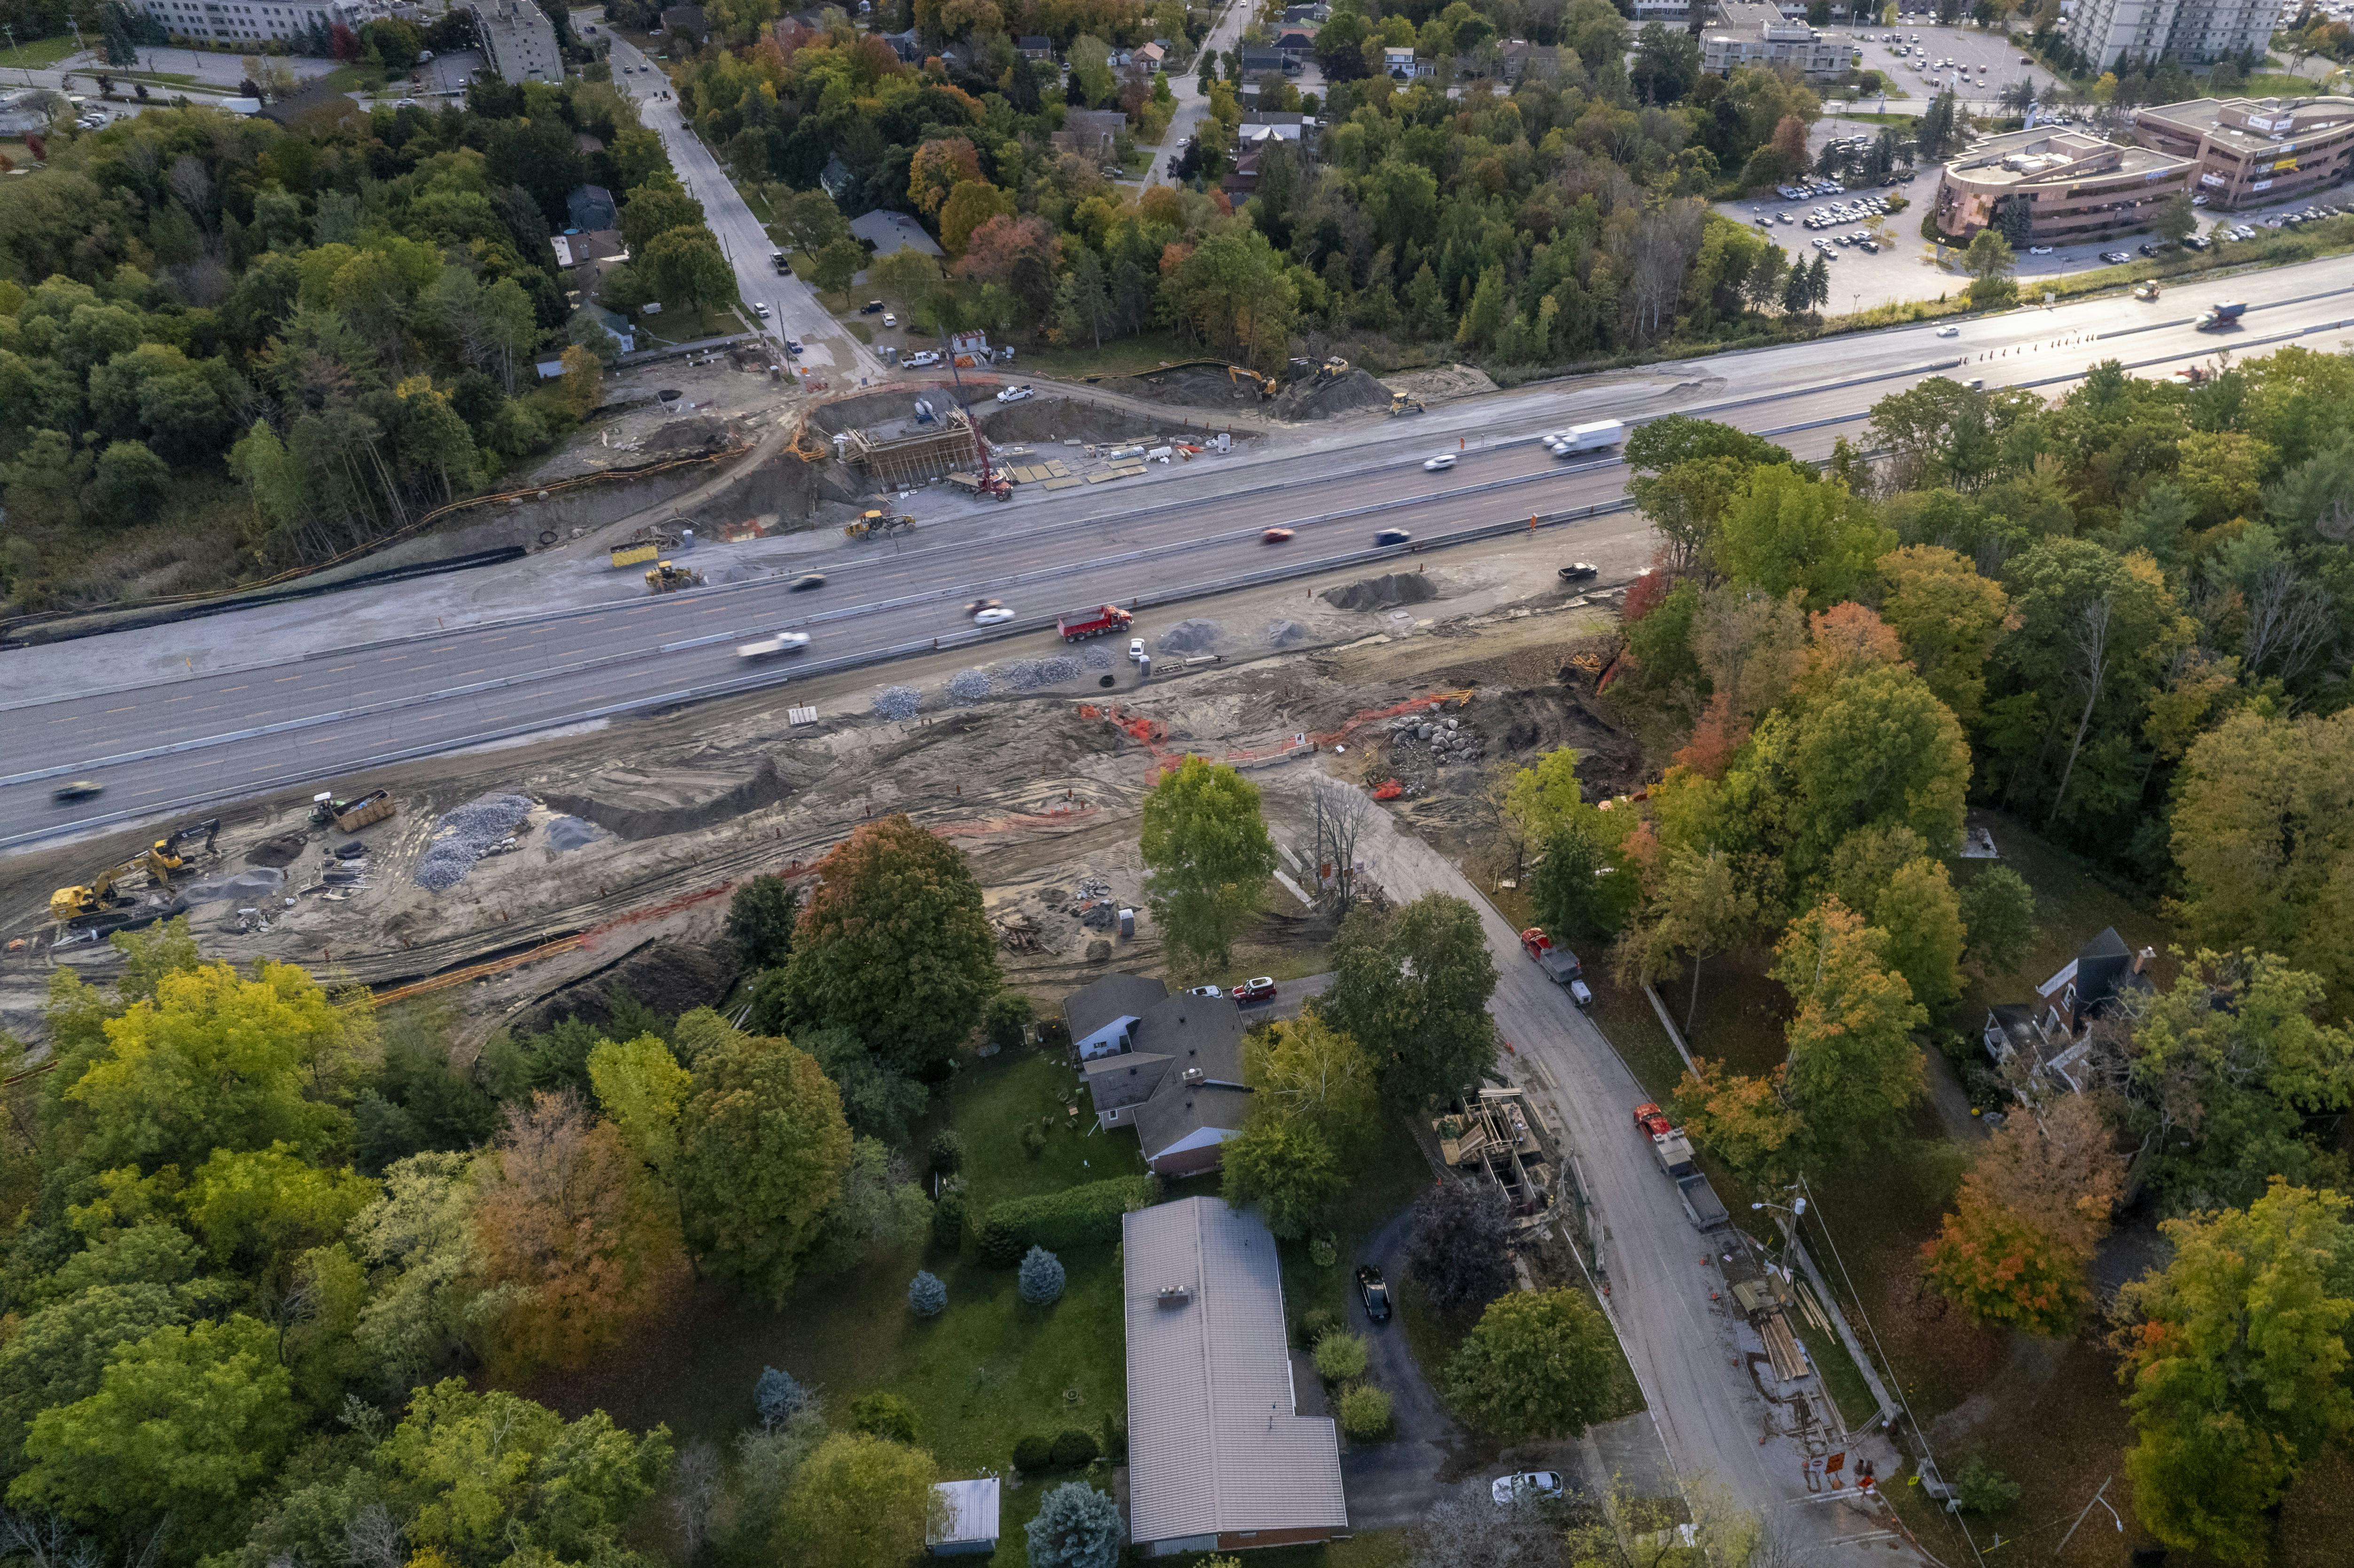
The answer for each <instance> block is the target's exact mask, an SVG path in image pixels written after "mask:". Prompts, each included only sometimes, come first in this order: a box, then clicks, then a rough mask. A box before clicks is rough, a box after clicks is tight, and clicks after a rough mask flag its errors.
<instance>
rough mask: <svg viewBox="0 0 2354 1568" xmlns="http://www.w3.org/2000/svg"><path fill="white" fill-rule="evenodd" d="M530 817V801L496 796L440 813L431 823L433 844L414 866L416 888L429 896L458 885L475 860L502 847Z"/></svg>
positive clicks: (482, 797)
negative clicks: (436, 820)
mask: <svg viewBox="0 0 2354 1568" xmlns="http://www.w3.org/2000/svg"><path fill="white" fill-rule="evenodd" d="M530 815H531V802H530V801H529V800H526V799H525V798H524V797H523V796H521V795H495V794H494V795H483V796H481V797H479V798H478V799H475V800H469V801H467V802H466V803H465V804H464V805H462V806H459V807H455V808H453V809H452V810H448V811H445V812H443V813H442V816H441V820H440V821H438V822H436V823H434V824H433V832H434V838H433V842H432V843H431V844H430V845H429V846H427V848H426V851H425V857H424V858H423V859H422V860H420V861H419V862H418V863H417V878H416V880H417V885H418V886H419V887H422V888H424V889H425V890H426V891H427V892H429V893H440V892H442V891H444V890H445V889H448V888H451V887H455V886H457V885H458V884H459V883H461V882H462V881H464V880H465V876H466V874H467V873H468V872H470V871H472V870H473V869H474V863H475V862H476V861H478V860H480V859H482V857H483V856H484V855H486V854H489V853H492V852H493V851H494V850H498V849H502V848H504V847H505V846H506V843H507V841H508V839H509V838H510V836H511V835H513V833H514V831H515V829H517V828H518V827H521V826H522V825H523V820H524V819H525V817H528V816H530Z"/></svg>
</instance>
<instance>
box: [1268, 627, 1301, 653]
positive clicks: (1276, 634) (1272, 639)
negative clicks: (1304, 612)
mask: <svg viewBox="0 0 2354 1568" xmlns="http://www.w3.org/2000/svg"><path fill="white" fill-rule="evenodd" d="M1307 636H1308V629H1307V628H1306V627H1304V626H1302V625H1300V624H1299V622H1298V621H1296V620H1270V621H1268V622H1267V641H1268V643H1269V644H1270V645H1272V646H1274V647H1277V648H1288V647H1290V646H1291V645H1292V644H1293V643H1295V642H1299V641H1303V640H1304V639H1305V638H1306V637H1307Z"/></svg>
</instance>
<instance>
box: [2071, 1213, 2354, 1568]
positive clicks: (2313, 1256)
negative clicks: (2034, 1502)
mask: <svg viewBox="0 0 2354 1568" xmlns="http://www.w3.org/2000/svg"><path fill="white" fill-rule="evenodd" d="M2347 1208H2348V1200H2347V1199H2346V1198H2345V1197H2343V1196H2341V1195H2340V1194H2338V1193H2337V1192H2315V1191H2312V1190H2311V1189H2308V1188H2304V1187H2292V1186H2290V1185H2289V1184H2288V1183H2286V1182H2285V1181H2281V1180H2280V1179H2279V1178H2277V1177H2275V1178H2274V1180H2273V1181H2272V1183H2271V1185H2270V1187H2269V1188H2268V1189H2267V1190H2266V1191H2265V1192H2264V1196H2263V1197H2261V1198H2259V1199H2257V1200H2256V1201H2255V1202H2253V1203H2252V1204H2250V1205H2249V1206H2248V1207H2247V1208H2245V1209H2226V1210H2223V1211H2222V1212H2221V1213H2204V1214H2198V1215H2193V1216H2190V1217H2189V1218H2185V1219H2177V1220H2168V1221H2167V1222H2166V1223H2165V1224H2163V1225H2162V1226H2161V1227H2160V1229H2162V1230H2163V1231H2164V1232H2165V1234H2166V1237H2167V1239H2168V1241H2169V1242H2171V1243H2172V1244H2173V1245H2174V1255H2173V1257H2172V1258H2171V1259H2170V1260H2169V1261H2168V1264H2167V1265H2166V1266H2165V1267H2164V1268H2162V1269H2159V1270H2157V1271H2154V1272H2152V1273H2149V1274H2146V1275H2144V1276H2143V1277H2141V1278H2139V1279H2137V1280H2135V1281H2133V1282H2132V1283H2130V1284H2128V1285H2127V1286H2126V1287H2125V1288H2124V1290H2122V1291H2121V1292H2119V1294H2118V1308H2119V1311H2120V1313H2121V1315H2122V1316H2123V1317H2124V1319H2125V1320H2126V1321H2125V1327H2123V1328H2121V1329H2119V1330H2117V1332H2116V1334H2115V1339H2114V1341H2113V1342H2114V1343H2115V1347H2116V1349H2117V1351H2118V1352H2119V1353H2120V1354H2121V1355H2122V1356H2123V1358H2124V1365H2123V1366H2121V1367H2120V1368H2119V1369H2118V1372H2117V1375H2118V1377H2119V1378H2120V1380H2122V1381H2123V1382H2124V1383H2125V1384H2126V1390H2127V1393H2126V1409H2127V1410H2128V1411H2129V1412H2131V1414H2132V1416H2133V1425H2134V1437H2135V1441H2134V1446H2132V1447H2131V1448H2128V1449H2127V1450H2126V1477H2127V1478H2128V1479H2130V1480H2131V1481H2132V1483H2133V1506H2134V1512H2135V1513H2136V1514H2137V1515H2138V1516H2139V1517H2140V1520H2141V1522H2142V1524H2143V1526H2144V1528H2146V1529H2147V1530H2148V1531H2149V1532H2150V1533H2151V1534H2152V1535H2155V1536H2157V1537H2158V1540H2160V1541H2162V1542H2165V1543H2166V1544H2167V1545H2168V1546H2172V1547H2176V1548H2179V1550H2182V1551H2185V1552H2198V1553H2201V1554H2204V1555H2206V1556H2209V1557H2212V1558H2216V1559H2218V1560H2220V1561H2221V1562H2224V1563H2233V1564H2245V1565H2248V1568H2253V1565H2254V1564H2256V1563H2263V1562H2265V1561H2266V1560H2267V1559H2268V1557H2269V1555H2270V1543H2271V1539H2272V1534H2273V1525H2274V1518H2272V1517H2268V1516H2270V1515H2273V1514H2274V1510H2276V1509H2277V1507H2278V1505H2279V1504H2280V1502H2281V1499H2283V1498H2284V1497H2285V1496H2286V1495H2287V1493H2288V1490H2289V1488H2290V1487H2291V1486H2292V1485H2294V1484H2295V1483H2296V1478H2297V1476H2298V1473H2299V1472H2300V1470H2302V1468H2303V1467H2304V1466H2305V1465H2306V1462H2307V1461H2309V1460H2311V1459H2312V1458H2313V1457H2315V1456H2316V1455H2317V1454H2318V1453H2319V1452H2320V1451H2321V1449H2322V1448H2323V1446H2325V1445H2327V1444H2329V1443H2332V1442H2338V1441H2343V1440H2344V1438H2345V1437H2346V1436H2347V1435H2348V1434H2349V1432H2354V1393H2349V1389H2348V1385H2347V1376H2346V1372H2347V1362H2348V1350H2347V1339H2346V1333H2347V1327H2348V1324H2349V1321H2354V1225H2349V1224H2347V1220H2346V1213H2347Z"/></svg>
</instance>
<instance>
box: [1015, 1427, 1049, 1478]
mask: <svg viewBox="0 0 2354 1568" xmlns="http://www.w3.org/2000/svg"><path fill="white" fill-rule="evenodd" d="M1013 1467H1014V1468H1015V1469H1017V1470H1019V1471H1021V1472H1022V1473H1023V1475H1025V1476H1043V1475H1044V1474H1045V1473H1046V1472H1047V1471H1048V1470H1051V1469H1053V1468H1054V1467H1055V1440H1054V1439H1053V1438H1052V1437H1042V1436H1039V1435H1038V1434H1037V1433H1035V1432H1033V1433H1031V1434H1030V1435H1029V1436H1026V1437H1023V1438H1019V1439H1017V1440H1016V1441H1015V1443H1014V1445H1013Z"/></svg>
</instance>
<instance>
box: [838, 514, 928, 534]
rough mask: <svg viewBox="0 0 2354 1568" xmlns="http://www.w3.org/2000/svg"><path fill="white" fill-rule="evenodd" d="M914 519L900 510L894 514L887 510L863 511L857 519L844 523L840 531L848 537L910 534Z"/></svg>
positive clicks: (914, 525)
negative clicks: (850, 522)
mask: <svg viewBox="0 0 2354 1568" xmlns="http://www.w3.org/2000/svg"><path fill="white" fill-rule="evenodd" d="M915 531H916V520H915V519H914V518H913V517H910V516H908V515H907V514H906V513H904V512H902V513H900V514H897V515H896V516H894V515H893V514H890V513H888V512H865V513H861V514H859V517H858V520H857V521H856V522H854V523H852V524H847V525H845V526H844V527H843V530H842V532H843V537H845V538H850V539H887V538H889V537H890V536H891V535H894V534H912V533H914V532H915Z"/></svg>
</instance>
